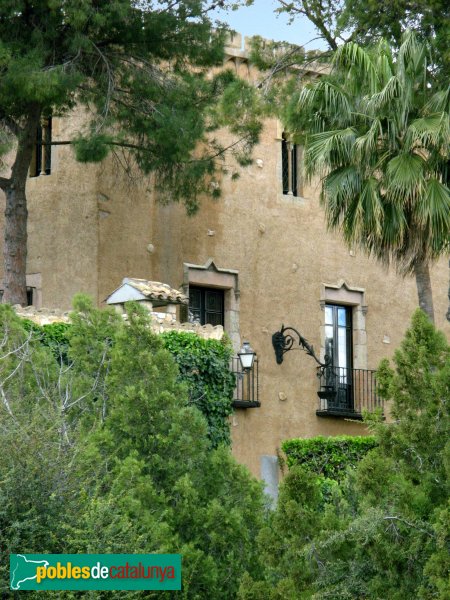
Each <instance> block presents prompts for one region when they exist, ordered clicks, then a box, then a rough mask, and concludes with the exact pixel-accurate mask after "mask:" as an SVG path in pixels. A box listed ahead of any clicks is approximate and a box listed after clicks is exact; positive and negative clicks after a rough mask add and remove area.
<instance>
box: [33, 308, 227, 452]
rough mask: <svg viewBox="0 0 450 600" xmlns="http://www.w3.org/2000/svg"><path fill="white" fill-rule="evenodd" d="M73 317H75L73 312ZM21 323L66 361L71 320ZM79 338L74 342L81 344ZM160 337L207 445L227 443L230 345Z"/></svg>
mask: <svg viewBox="0 0 450 600" xmlns="http://www.w3.org/2000/svg"><path fill="white" fill-rule="evenodd" d="M74 318H75V319H77V318H78V317H77V316H76V315H74ZM23 326H24V328H25V329H26V330H27V331H33V333H34V334H35V336H36V337H37V339H38V340H39V341H40V342H41V344H42V345H43V346H45V347H47V348H50V350H51V351H52V353H53V354H54V356H55V357H56V359H57V360H58V361H62V362H63V363H64V364H67V363H68V351H69V340H70V338H71V335H72V331H73V325H72V324H71V323H52V324H50V325H37V324H36V323H34V322H33V321H29V320H23ZM106 333H107V332H106ZM106 333H105V334H106ZM82 338H83V336H81V338H80V339H79V340H78V343H81V344H83V339H82ZM161 340H162V343H163V345H164V347H165V348H166V349H167V350H169V352H170V353H171V354H172V355H173V356H174V358H175V361H176V363H177V365H178V368H179V380H180V381H181V382H184V383H186V385H187V389H188V394H189V399H190V402H191V403H192V404H193V405H194V406H195V407H196V408H198V409H199V410H200V412H201V413H202V414H203V415H204V417H205V418H206V421H207V424H208V437H209V440H210V446H211V448H217V447H218V446H219V445H220V444H225V445H226V446H230V444H231V439H230V425H229V419H228V417H229V416H230V414H231V413H232V411H233V407H232V399H233V392H234V388H235V376H234V374H233V373H232V372H231V371H230V359H231V356H232V348H231V345H230V344H229V343H226V342H225V343H224V342H222V341H217V340H204V339H202V338H200V337H198V336H197V335H195V334H194V333H188V332H184V331H181V332H179V331H171V332H167V333H164V334H162V335H161Z"/></svg>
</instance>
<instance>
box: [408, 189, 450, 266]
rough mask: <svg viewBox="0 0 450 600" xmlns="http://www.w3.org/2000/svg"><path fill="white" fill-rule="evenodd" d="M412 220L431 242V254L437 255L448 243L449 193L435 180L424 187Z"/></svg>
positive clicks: (449, 224)
mask: <svg viewBox="0 0 450 600" xmlns="http://www.w3.org/2000/svg"><path fill="white" fill-rule="evenodd" d="M414 219H415V222H416V224H417V226H418V228H419V229H421V230H423V231H424V232H425V233H426V235H427V236H428V237H429V238H430V240H433V252H434V253H436V254H439V253H440V252H441V251H442V249H443V247H444V246H445V245H448V244H449V242H450V192H449V189H448V187H446V186H445V185H443V184H442V183H441V182H440V181H438V180H437V179H435V178H432V179H429V180H428V181H427V182H426V185H425V193H424V194H423V195H422V197H421V198H420V199H419V201H418V202H417V205H416V207H415V211H414Z"/></svg>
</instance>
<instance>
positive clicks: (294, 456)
mask: <svg viewBox="0 0 450 600" xmlns="http://www.w3.org/2000/svg"><path fill="white" fill-rule="evenodd" d="M375 446H377V441H376V439H375V437H374V436H351V435H339V436H335V437H324V436H321V435H319V436H317V437H312V438H306V439H302V438H298V439H292V440H286V441H285V442H283V443H282V445H281V447H282V449H283V452H284V453H285V454H286V457H287V464H288V466H289V467H292V466H293V465H303V466H304V467H306V468H307V469H308V470H309V471H312V472H313V473H316V474H317V475H323V476H324V477H326V478H328V479H334V480H337V481H339V480H340V479H341V478H342V477H343V476H344V475H345V472H346V470H347V469H348V468H355V466H356V464H357V463H358V461H360V460H361V459H362V458H363V457H364V456H365V455H366V454H367V453H368V452H369V450H372V448H375Z"/></svg>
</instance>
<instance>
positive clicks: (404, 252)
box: [286, 32, 450, 321]
mask: <svg viewBox="0 0 450 600" xmlns="http://www.w3.org/2000/svg"><path fill="white" fill-rule="evenodd" d="M427 58H428V51H427V47H426V46H425V45H424V44H422V43H420V42H419V41H418V40H417V38H416V37H415V35H414V34H412V33H411V32H407V33H406V34H405V36H404V38H403V42H402V45H401V46H400V48H399V50H398V51H397V52H394V51H393V50H392V49H391V48H390V47H389V45H388V44H387V42H386V41H384V40H381V41H380V42H379V43H378V44H377V45H376V47H374V48H372V49H367V48H363V47H361V46H359V45H357V44H355V43H349V44H346V45H344V46H341V47H340V48H338V50H337V51H336V53H335V55H334V58H333V62H332V69H331V72H330V74H329V75H327V76H324V77H322V78H321V79H320V80H316V81H313V82H311V83H310V84H308V85H306V86H305V87H303V88H302V89H300V90H299V91H298V93H297V94H296V96H295V97H292V98H291V101H290V103H289V106H288V108H287V111H286V120H287V123H288V126H289V128H290V129H291V130H292V131H293V133H294V134H296V135H297V137H298V139H299V141H301V142H302V143H303V144H304V146H305V154H304V156H305V170H306V175H307V176H308V177H310V178H311V177H313V176H320V177H321V182H322V191H321V200H322V202H323V204H324V206H325V211H326V218H327V224H328V226H329V227H330V228H331V229H339V230H340V231H341V232H342V233H343V236H344V239H345V240H346V241H347V242H348V243H349V244H355V243H356V244H358V245H359V246H360V247H362V248H363V249H364V250H365V251H366V252H367V253H368V254H369V255H372V256H375V257H376V258H377V259H379V260H381V261H382V262H384V263H387V264H390V263H394V264H395V265H396V267H397V269H398V271H399V272H401V273H402V274H404V275H406V274H412V273H413V274H414V275H415V278H416V283H417V290H418V296H419V305H420V307H421V308H422V309H423V310H424V311H425V312H426V313H427V314H428V316H429V317H430V319H431V320H432V321H433V320H434V312H433V299H432V293H431V283H430V273H429V265H430V263H431V262H432V261H434V260H436V259H437V258H438V257H439V256H441V255H442V254H444V253H445V252H446V251H448V249H449V240H450V237H449V236H450V197H449V188H448V187H447V184H448V175H449V173H447V169H448V165H449V142H450V124H449V102H450V92H449V89H448V88H447V89H436V85H435V84H434V82H433V74H432V71H433V67H432V65H430V64H428V62H427Z"/></svg>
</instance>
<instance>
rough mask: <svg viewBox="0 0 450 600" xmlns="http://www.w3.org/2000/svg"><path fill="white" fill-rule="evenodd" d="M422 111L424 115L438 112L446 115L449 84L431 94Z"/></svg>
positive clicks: (449, 92) (449, 108) (449, 110)
mask: <svg viewBox="0 0 450 600" xmlns="http://www.w3.org/2000/svg"><path fill="white" fill-rule="evenodd" d="M423 112H424V114H425V115H427V114H430V113H440V112H445V113H447V115H448V114H449V113H450V86H447V88H446V89H445V90H439V91H438V92H436V93H435V94H433V95H432V96H431V98H430V99H429V100H428V102H427V103H426V104H425V106H424V109H423Z"/></svg>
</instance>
